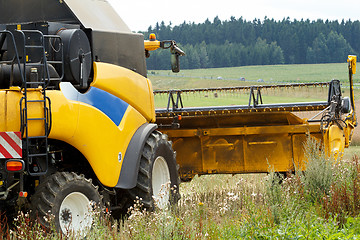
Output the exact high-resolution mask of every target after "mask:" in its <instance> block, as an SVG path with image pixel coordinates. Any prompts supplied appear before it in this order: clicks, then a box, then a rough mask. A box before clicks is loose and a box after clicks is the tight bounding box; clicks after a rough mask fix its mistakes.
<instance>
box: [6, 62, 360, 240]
mask: <svg viewBox="0 0 360 240" xmlns="http://www.w3.org/2000/svg"><path fill="white" fill-rule="evenodd" d="M154 73H155V74H149V78H150V80H151V81H152V83H153V85H154V89H173V88H176V89H184V88H209V87H221V86H241V85H252V84H275V83H276V81H278V82H291V81H295V82H307V81H309V82H316V81H319V82H320V81H329V80H331V79H333V78H338V79H340V80H342V81H343V82H344V83H346V81H347V69H346V64H320V65H280V66H251V67H240V68H227V69H225V68H224V69H206V70H205V69H200V70H184V71H182V72H181V74H183V75H181V76H175V75H174V74H171V73H169V72H165V71H155V72H154ZM359 76H360V74H359ZM218 77H221V78H218ZM240 77H244V78H245V81H240V80H235V78H239V79H240ZM355 78H356V79H360V77H358V75H355ZM257 79H263V81H264V82H257ZM250 80H251V81H250ZM344 85H345V84H344ZM343 91H344V95H348V94H347V92H348V89H347V88H344V89H343ZM358 93H359V92H358V91H356V97H357V96H359V95H358ZM326 99H327V88H321V87H317V88H296V89H284V90H280V89H274V90H269V91H264V92H263V100H264V102H266V103H282V102H302V101H321V100H326ZM248 100H249V95H248V93H247V92H230V93H225V92H221V91H219V92H217V96H215V95H214V93H213V92H211V93H210V92H206V91H204V92H200V93H197V94H194V95H191V94H185V95H184V96H183V101H184V105H185V106H189V107H190V106H211V105H234V104H248ZM356 100H357V109H358V110H357V112H358V113H359V110H360V109H359V106H360V101H358V99H356ZM155 101H156V107H157V108H161V107H166V103H167V96H166V95H156V96H155ZM303 117H306V116H303ZM358 139H360V137H359V132H358V131H357V132H356V133H355V136H354V143H353V145H352V146H351V147H350V148H349V149H346V151H345V153H344V156H343V158H342V159H339V160H338V161H335V162H336V164H334V160H333V159H331V158H329V157H327V156H326V155H325V154H324V153H320V154H319V152H318V151H317V150H316V149H318V148H319V146H318V145H317V143H316V142H314V141H312V140H309V141H308V142H307V144H306V146H304V147H305V150H306V156H307V159H308V162H307V172H306V174H305V173H303V172H301V171H297V172H296V173H289V174H288V175H287V176H286V178H284V176H281V175H278V174H277V173H275V172H273V171H272V170H271V169H272V167H271V166H269V172H270V173H269V174H238V175H207V176H196V177H195V178H194V179H193V180H192V181H191V182H185V183H181V184H180V189H179V191H180V193H181V199H180V201H179V203H178V204H177V205H176V206H172V207H169V208H168V209H165V210H157V211H155V212H147V211H146V210H145V209H143V208H142V207H141V205H140V203H139V201H138V202H135V203H134V206H133V207H132V208H131V209H130V210H129V214H128V215H127V216H126V217H124V218H123V219H121V220H115V219H112V217H111V216H110V215H109V214H108V213H101V212H99V211H94V216H93V218H94V219H95V223H94V226H93V227H92V229H91V230H89V234H88V236H87V238H86V239H360V215H359V213H360V160H359V158H358V157H357V154H359V153H360V147H358V146H356V145H357V144H358V145H360V140H358ZM0 217H1V216H0ZM4 222H5V221H2V223H3V224H1V225H0V232H2V237H3V238H5V239H78V238H77V236H72V235H71V234H69V235H68V236H60V235H59V234H58V233H56V232H55V231H54V230H53V229H52V230H50V231H46V230H44V229H43V228H42V227H41V226H39V225H38V224H37V223H36V222H32V221H30V219H29V217H28V215H26V214H20V215H19V216H18V217H17V218H16V220H15V222H14V227H12V228H11V230H10V229H9V228H8V227H7V226H6V225H5V224H4Z"/></svg>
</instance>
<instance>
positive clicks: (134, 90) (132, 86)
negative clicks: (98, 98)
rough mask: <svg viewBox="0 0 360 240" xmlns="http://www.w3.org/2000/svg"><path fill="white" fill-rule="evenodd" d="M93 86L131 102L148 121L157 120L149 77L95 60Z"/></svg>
mask: <svg viewBox="0 0 360 240" xmlns="http://www.w3.org/2000/svg"><path fill="white" fill-rule="evenodd" d="M91 86H93V87H97V88H99V89H102V90H104V91H106V92H108V93H111V94H113V95H114V96H116V97H118V98H120V99H122V100H124V101H125V102H127V103H129V104H130V105H131V106H133V107H134V108H135V109H136V110H137V111H138V112H140V113H141V114H142V115H143V116H144V117H145V118H146V120H147V121H149V122H154V121H155V107H154V95H153V90H152V85H151V82H150V80H149V79H147V78H144V77H143V76H141V75H139V74H137V73H135V72H133V71H131V70H129V69H126V68H123V67H119V66H116V65H112V64H107V63H97V62H95V63H94V81H93V82H92V83H91Z"/></svg>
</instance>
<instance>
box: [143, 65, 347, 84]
mask: <svg viewBox="0 0 360 240" xmlns="http://www.w3.org/2000/svg"><path fill="white" fill-rule="evenodd" d="M152 72H154V73H155V75H151V74H150V75H149V78H150V79H151V80H152V82H153V85H154V89H164V88H169V87H170V88H196V87H217V86H233V85H244V84H246V83H243V82H242V81H239V80H217V78H218V77H222V78H223V79H239V78H240V77H244V78H245V79H246V80H249V81H250V80H251V81H256V80H258V79H263V80H264V83H261V84H267V83H271V82H324V81H330V80H332V79H339V80H341V81H347V79H348V74H347V64H346V63H331V64H294V65H267V66H244V67H232V68H212V69H195V70H181V71H180V73H172V72H171V71H165V70H154V71H149V73H152ZM164 76H165V77H164ZM170 78H171V82H166V80H165V82H163V80H164V79H170ZM208 78H210V79H208ZM211 78H212V79H211ZM213 80H214V81H213Z"/></svg>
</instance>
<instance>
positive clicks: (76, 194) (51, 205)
mask: <svg viewBox="0 0 360 240" xmlns="http://www.w3.org/2000/svg"><path fill="white" fill-rule="evenodd" d="M101 200H102V197H101V195H100V194H99V192H98V187H95V186H94V184H92V181H91V180H90V179H86V178H85V177H84V176H83V175H78V174H76V173H73V172H71V173H69V172H57V173H55V174H53V175H51V176H49V177H48V178H47V179H45V181H43V182H42V183H41V184H40V185H39V186H38V187H37V188H36V190H35V194H34V195H33V196H32V198H31V205H32V213H33V214H34V217H36V218H37V219H38V220H39V222H40V223H41V224H42V225H43V226H45V227H47V228H49V227H50V223H49V221H50V220H51V216H50V214H51V215H52V216H53V218H54V219H53V220H52V221H54V224H55V228H56V230H57V231H59V232H62V233H63V234H65V235H67V234H69V233H70V232H74V233H76V234H79V235H80V236H85V235H86V232H87V231H88V230H89V229H90V228H91V225H92V223H93V220H94V206H95V205H96V204H98V207H101ZM49 218H50V219H49Z"/></svg>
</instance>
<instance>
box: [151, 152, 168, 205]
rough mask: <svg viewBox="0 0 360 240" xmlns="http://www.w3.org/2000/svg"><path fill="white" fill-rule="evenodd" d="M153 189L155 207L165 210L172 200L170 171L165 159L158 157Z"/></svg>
mask: <svg viewBox="0 0 360 240" xmlns="http://www.w3.org/2000/svg"><path fill="white" fill-rule="evenodd" d="M152 189H153V198H154V200H155V205H156V206H157V207H158V208H160V209H164V208H165V207H166V206H167V205H168V203H169V199H170V171H169V167H168V165H167V162H166V160H165V158H164V157H162V156H158V157H157V158H156V159H155V161H154V165H153V171H152Z"/></svg>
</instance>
